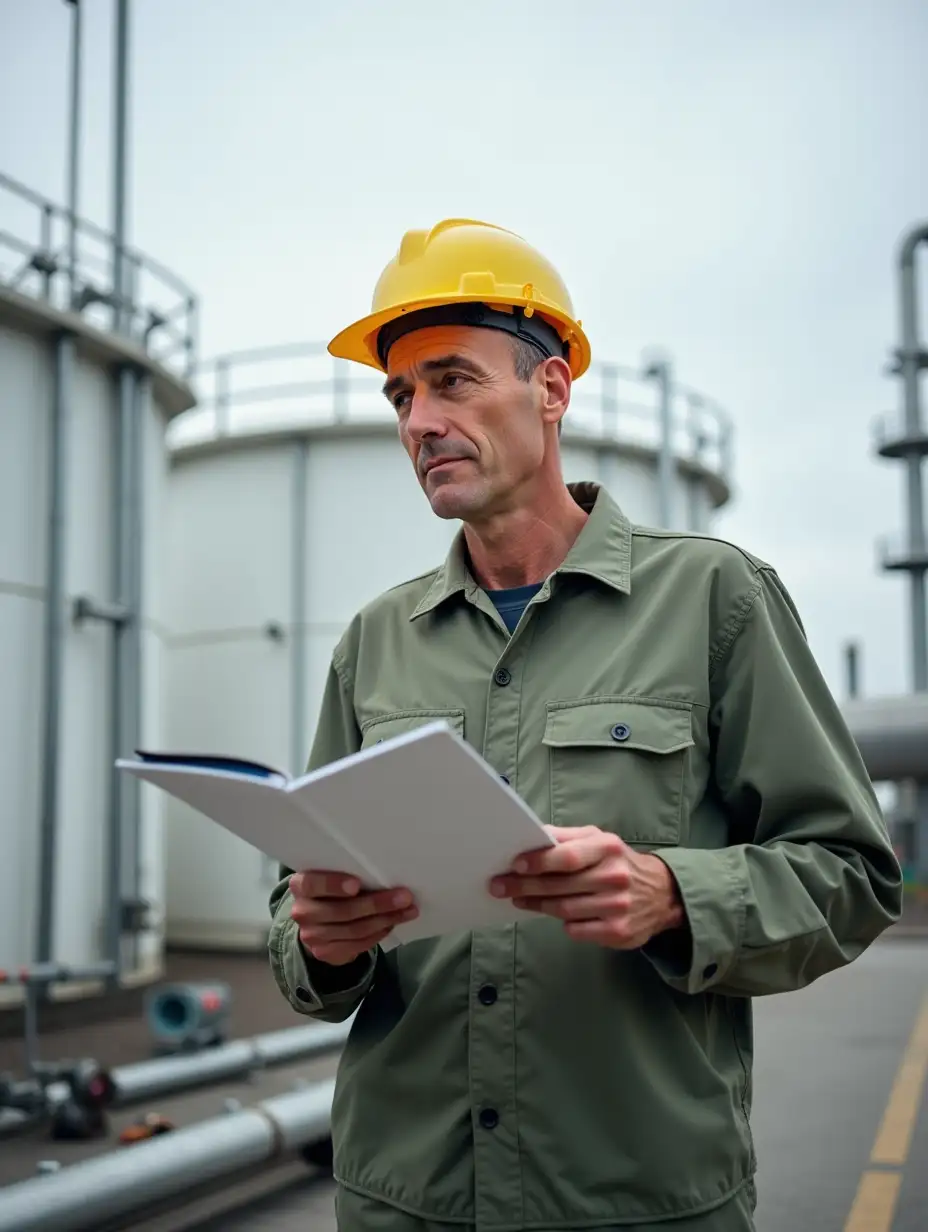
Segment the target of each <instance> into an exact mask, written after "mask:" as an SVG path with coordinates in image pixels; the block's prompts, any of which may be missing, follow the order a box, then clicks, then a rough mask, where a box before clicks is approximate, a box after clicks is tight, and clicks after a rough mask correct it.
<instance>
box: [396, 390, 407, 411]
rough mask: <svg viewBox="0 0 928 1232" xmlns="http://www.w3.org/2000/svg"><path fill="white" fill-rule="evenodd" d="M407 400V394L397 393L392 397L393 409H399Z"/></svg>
mask: <svg viewBox="0 0 928 1232" xmlns="http://www.w3.org/2000/svg"><path fill="white" fill-rule="evenodd" d="M408 401H409V394H397V395H396V397H395V398H394V399H393V407H394V410H397V411H401V410H402V409H403V408H404V407H405V405H406V403H407V402H408Z"/></svg>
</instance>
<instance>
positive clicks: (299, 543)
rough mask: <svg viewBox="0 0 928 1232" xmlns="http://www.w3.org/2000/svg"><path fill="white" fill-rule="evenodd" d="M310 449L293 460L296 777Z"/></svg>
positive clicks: (301, 742) (301, 755)
mask: <svg viewBox="0 0 928 1232" xmlns="http://www.w3.org/2000/svg"><path fill="white" fill-rule="evenodd" d="M308 469H309V446H308V442H307V440H306V437H305V436H304V437H301V439H300V440H299V441H298V442H297V444H296V448H295V450H294V458H293V506H292V509H293V514H292V523H291V529H290V534H291V552H292V559H291V570H292V571H291V582H290V585H291V592H292V593H291V600H290V602H291V613H290V622H291V627H292V629H293V636H292V638H291V646H290V649H291V654H292V661H291V664H290V674H291V679H290V697H291V708H290V742H291V747H290V764H291V770H292V772H293V773H294V774H302V772H303V769H304V768H305V765H306V757H307V752H308V750H307V748H306V739H305V737H306V516H307V508H306V502H307V472H308Z"/></svg>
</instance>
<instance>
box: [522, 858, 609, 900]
mask: <svg viewBox="0 0 928 1232" xmlns="http://www.w3.org/2000/svg"><path fill="white" fill-rule="evenodd" d="M629 878H630V873H629V868H628V865H627V864H626V863H625V861H624V860H622V859H616V860H606V861H599V862H598V863H596V864H593V865H591V866H590V867H589V868H586V869H584V870H583V872H580V873H545V874H542V875H541V876H538V877H514V876H512V875H507V876H505V877H503V878H502V879H501V880H502V883H503V886H504V888H505V891H506V897H507V898H566V897H568V896H569V895H575V894H601V893H615V892H617V891H620V890H624V889H625V888H626V886H627V885H628V883H629Z"/></svg>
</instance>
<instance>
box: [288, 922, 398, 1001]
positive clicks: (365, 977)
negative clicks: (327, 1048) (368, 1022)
mask: <svg viewBox="0 0 928 1232" xmlns="http://www.w3.org/2000/svg"><path fill="white" fill-rule="evenodd" d="M268 954H269V957H270V962H271V970H272V971H273V973H274V978H275V980H276V982H277V986H278V987H279V988H280V991H281V992H282V993H283V994H284V996H285V997H286V998H287V1000H288V1001H289V1002H290V1004H291V1005H292V1006H293V1008H294V1009H295V1010H296V1011H297V1013H300V1014H318V1013H320V1012H326V1013H328V1012H329V1011H333V1010H334V1011H338V1010H340V1009H342V1008H344V1009H345V1017H347V1016H348V1015H349V1014H350V1013H352V1012H353V1011H354V1010H355V1009H356V1008H357V1006H358V1004H359V1003H360V1001H361V999H362V998H363V997H364V994H365V993H366V992H367V990H368V988H369V987H370V985H371V983H372V981H373V978H374V969H375V967H376V965H377V951H376V950H369V951H368V952H367V953H366V954H362V955H360V956H359V958H358V959H356V961H355V962H353V963H349V964H347V965H346V966H344V967H331V966H329V965H328V964H327V963H320V962H318V961H317V960H316V959H314V958H313V957H312V955H310V954H307V953H306V951H305V950H304V949H303V946H302V945H301V944H300V938H299V929H298V927H297V923H296V921H295V920H285V921H282V922H280V923H279V924H275V927H274V928H273V929H272V934H271V938H270V940H269V943H268Z"/></svg>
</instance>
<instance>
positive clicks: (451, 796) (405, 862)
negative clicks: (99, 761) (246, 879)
mask: <svg viewBox="0 0 928 1232" xmlns="http://www.w3.org/2000/svg"><path fill="white" fill-rule="evenodd" d="M117 765H119V766H120V768H121V769H124V770H127V771H129V772H130V773H133V774H135V775H137V776H138V777H139V778H142V779H144V780H146V781H147V782H150V783H153V784H155V785H156V786H158V787H161V788H163V789H164V790H165V791H168V792H170V793H171V794H172V795H174V796H176V797H178V798H179V799H181V800H184V801H185V802H186V803H187V804H189V805H190V806H191V807H192V808H194V809H196V810H197V811H199V812H201V813H203V814H205V815H206V816H207V817H210V818H211V819H212V820H213V821H216V822H218V823H219V824H220V825H222V826H224V827H225V828H226V829H227V830H230V831H231V832H232V833H233V834H236V835H238V836H239V837H240V838H242V839H244V840H245V841H246V842H248V843H250V844H251V845H252V846H254V847H256V848H257V849H258V850H259V851H262V852H264V853H265V854H266V855H268V856H270V857H271V858H272V859H275V860H279V861H280V862H281V863H282V864H285V865H287V866H288V867H289V868H295V869H306V868H313V869H328V870H332V871H337V872H344V873H346V874H349V875H352V876H356V877H359V878H360V879H361V880H362V882H364V883H365V885H367V886H370V887H374V886H390V887H392V886H407V887H408V888H409V889H410V891H411V892H412V894H413V897H414V899H415V901H416V903H417V905H418V907H419V916H418V918H417V919H415V920H412V921H410V922H408V923H405V924H401V925H399V926H398V927H397V928H396V929H394V931H393V933H392V934H391V936H390V938H388V940H387V942H385V943H384V948H385V949H391V948H392V947H393V946H394V945H397V944H400V943H402V942H407V941H414V940H417V939H420V938H424V937H432V936H437V935H442V934H446V933H450V932H457V931H459V930H466V929H474V928H487V927H493V926H495V925H502V924H507V923H511V922H513V921H514V920H518V919H520V918H521V919H524V918H525V916H526V913H525V912H523V911H520V910H519V909H518V908H516V907H514V906H513V905H512V903H511V902H510V901H509V900H505V899H504V900H497V899H495V898H493V896H492V895H491V894H490V892H489V888H488V883H489V881H490V878H491V877H493V876H494V875H496V874H498V873H501V872H504V871H505V870H506V869H508V868H509V867H510V866H511V864H512V861H513V860H514V859H515V857H516V856H517V855H519V854H521V853H522V852H524V851H528V850H532V849H536V848H539V847H546V846H553V844H554V840H553V839H551V838H550V837H549V836H548V834H547V832H546V831H545V829H544V827H543V826H542V824H541V822H540V821H539V819H538V818H537V817H536V816H535V815H534V813H532V811H531V810H530V809H529V808H528V807H527V806H526V805H525V803H524V802H523V801H522V800H521V799H520V798H519V797H518V796H517V795H516V793H515V792H514V791H512V790H511V789H510V788H509V787H507V785H506V784H505V783H503V782H502V781H501V779H500V778H499V777H498V775H497V774H496V773H495V772H494V771H493V770H492V768H491V767H490V766H488V765H487V763H486V762H485V761H484V760H483V759H482V758H481V757H480V756H479V755H478V754H477V753H476V752H475V750H474V749H472V748H471V747H470V746H469V745H467V744H466V743H465V742H464V741H463V740H462V739H461V738H460V737H458V736H457V734H456V733H455V732H453V731H452V730H451V729H450V728H449V727H448V725H447V724H445V723H443V722H439V723H431V724H428V725H426V726H423V727H420V728H418V729H416V730H415V731H413V732H410V733H406V734H404V735H402V736H399V737H396V738H394V739H393V740H388V741H385V742H384V743H383V744H380V745H375V746H372V747H371V748H369V749H365V750H363V752H361V753H359V754H353V755H352V756H351V757H348V758H345V759H343V760H342V761H340V762H335V763H332V764H331V765H329V766H326V767H323V768H322V769H321V770H319V771H315V772H314V773H312V774H310V775H306V776H304V777H303V778H302V779H299V780H296V781H294V782H292V783H290V784H289V785H286V786H285V787H284V788H283V789H282V788H281V786H280V785H276V786H275V785H273V784H272V783H269V782H267V781H264V780H261V779H251V778H247V777H245V776H230V775H228V774H225V773H224V772H221V771H210V770H196V771H190V770H186V769H176V768H170V767H165V766H163V765H147V764H145V763H141V762H135V761H120V762H118V763H117Z"/></svg>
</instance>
